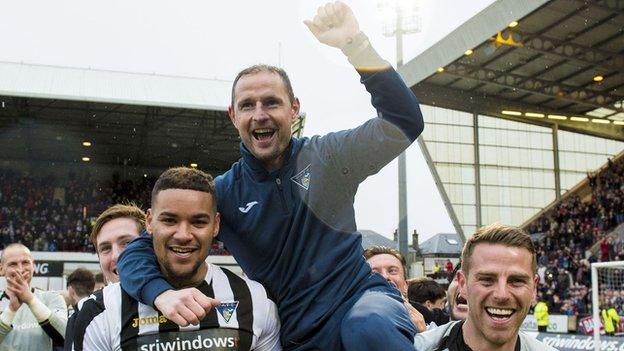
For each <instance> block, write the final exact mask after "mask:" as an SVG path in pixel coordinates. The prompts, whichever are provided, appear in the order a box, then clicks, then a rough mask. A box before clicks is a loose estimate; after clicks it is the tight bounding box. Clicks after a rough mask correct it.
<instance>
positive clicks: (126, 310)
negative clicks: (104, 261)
mask: <svg viewBox="0 0 624 351" xmlns="http://www.w3.org/2000/svg"><path fill="white" fill-rule="evenodd" d="M135 318H139V303H138V302H137V301H136V300H135V299H133V298H132V297H131V296H130V295H128V293H127V292H126V291H125V290H124V289H121V333H120V335H119V337H120V340H119V343H120V346H121V349H122V350H124V351H126V350H128V351H136V349H137V336H138V335H139V326H138V325H137V326H136V327H133V326H132V323H133V322H134V319H135Z"/></svg>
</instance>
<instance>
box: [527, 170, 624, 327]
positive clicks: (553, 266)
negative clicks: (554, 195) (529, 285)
mask: <svg viewBox="0 0 624 351" xmlns="http://www.w3.org/2000/svg"><path fill="white" fill-rule="evenodd" d="M588 180H589V186H590V188H591V196H590V198H588V199H584V200H585V201H582V199H581V198H580V197H579V196H577V195H573V196H570V197H569V198H566V199H564V200H563V201H561V202H560V203H559V204H557V205H556V206H555V207H554V208H553V209H552V210H550V211H548V212H547V213H546V214H544V215H542V216H541V217H540V218H538V219H537V220H536V221H535V222H534V223H532V224H531V225H530V226H529V228H528V231H529V233H531V234H533V235H535V236H536V237H539V238H540V239H538V241H537V248H538V266H539V270H538V272H539V274H540V278H541V279H540V281H541V284H540V292H541V293H542V296H543V297H544V298H545V299H546V301H547V302H548V305H549V306H548V307H549V310H550V311H551V313H562V314H567V315H583V314H588V313H591V289H590V288H589V287H590V286H591V277H590V264H591V263H592V262H600V261H620V260H624V241H623V240H622V239H621V238H620V237H612V236H608V235H607V234H609V233H610V232H611V231H612V230H613V229H615V228H616V227H617V226H618V225H619V224H621V223H623V222H624V162H622V161H619V162H613V161H612V160H609V162H608V166H607V168H606V169H605V170H603V171H602V172H600V173H599V174H598V175H593V174H590V175H588ZM596 243H599V250H596V249H594V250H592V247H593V246H594V245H596ZM623 273H624V272H623ZM616 284H618V285H619V286H612V287H607V288H606V289H605V290H603V295H602V296H601V300H602V301H603V303H605V304H609V305H613V306H614V307H615V308H616V309H617V310H618V312H619V313H620V314H621V315H624V297H623V296H622V295H621V293H620V291H621V290H622V289H624V286H622V284H623V281H622V280H618V282H616ZM610 288H611V289H610Z"/></svg>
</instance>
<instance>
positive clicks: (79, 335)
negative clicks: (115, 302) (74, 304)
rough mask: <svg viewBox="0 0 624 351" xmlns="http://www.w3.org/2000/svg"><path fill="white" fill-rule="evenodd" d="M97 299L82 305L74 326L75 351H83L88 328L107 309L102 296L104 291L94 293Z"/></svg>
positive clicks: (91, 299) (89, 300)
mask: <svg viewBox="0 0 624 351" xmlns="http://www.w3.org/2000/svg"><path fill="white" fill-rule="evenodd" d="M93 295H95V298H90V299H88V300H86V301H85V302H84V303H83V304H82V308H81V309H80V312H79V313H78V315H77V316H76V323H75V324H74V333H73V334H74V336H73V338H74V340H73V343H74V350H76V351H82V347H83V345H82V344H83V342H84V335H85V331H86V330H87V327H88V326H89V324H91V322H92V321H93V319H94V318H95V317H97V316H98V315H99V314H100V313H103V312H104V310H105V309H106V306H104V296H103V295H102V290H98V291H96V292H94V293H93Z"/></svg>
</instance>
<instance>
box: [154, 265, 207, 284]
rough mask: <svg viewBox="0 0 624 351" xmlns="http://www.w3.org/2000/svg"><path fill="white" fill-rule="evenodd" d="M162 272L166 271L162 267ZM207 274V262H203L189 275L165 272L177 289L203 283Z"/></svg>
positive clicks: (166, 277) (167, 278) (168, 279)
mask: <svg viewBox="0 0 624 351" xmlns="http://www.w3.org/2000/svg"><path fill="white" fill-rule="evenodd" d="M160 271H161V272H165V271H164V270H163V269H162V267H161V270H160ZM206 274H208V264H206V262H202V264H201V266H199V268H198V269H197V270H195V272H194V273H193V274H192V275H190V276H188V277H180V276H170V275H169V274H163V275H164V276H165V279H166V280H167V281H168V282H169V284H171V286H173V287H174V288H175V289H185V288H194V287H196V286H198V285H199V284H201V282H202V281H204V279H206Z"/></svg>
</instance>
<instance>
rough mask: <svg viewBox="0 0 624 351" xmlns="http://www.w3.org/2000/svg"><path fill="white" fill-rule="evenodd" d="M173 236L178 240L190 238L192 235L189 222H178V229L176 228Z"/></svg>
mask: <svg viewBox="0 0 624 351" xmlns="http://www.w3.org/2000/svg"><path fill="white" fill-rule="evenodd" d="M173 236H174V237H175V238H176V239H177V240H180V241H189V240H191V239H192V238H193V236H192V235H191V224H190V223H188V222H186V221H182V222H180V225H179V226H178V230H176V232H175V234H174V235H173Z"/></svg>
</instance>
